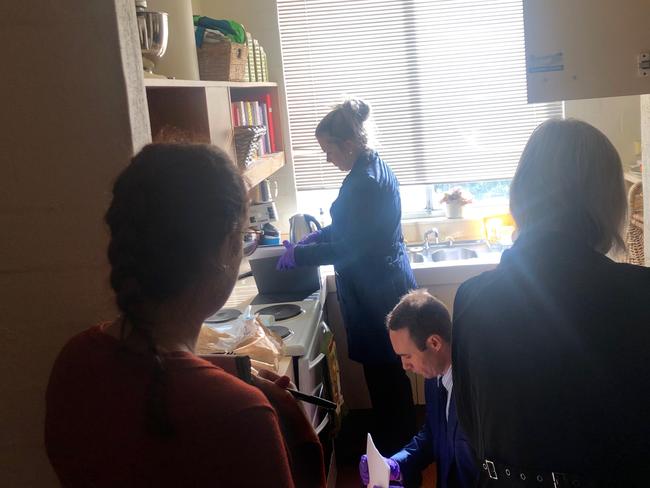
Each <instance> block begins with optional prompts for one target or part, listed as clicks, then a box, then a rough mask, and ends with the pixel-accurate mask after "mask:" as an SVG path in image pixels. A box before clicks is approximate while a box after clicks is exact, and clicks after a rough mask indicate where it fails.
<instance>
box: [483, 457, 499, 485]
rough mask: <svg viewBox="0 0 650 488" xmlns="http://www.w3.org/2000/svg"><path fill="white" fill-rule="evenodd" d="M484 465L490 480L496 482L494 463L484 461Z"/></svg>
mask: <svg viewBox="0 0 650 488" xmlns="http://www.w3.org/2000/svg"><path fill="white" fill-rule="evenodd" d="M485 465H486V466H487V472H488V476H489V477H490V479H493V480H498V479H499V477H498V476H497V469H496V468H495V467H494V463H493V462H492V461H488V460H487V459H486V460H485Z"/></svg>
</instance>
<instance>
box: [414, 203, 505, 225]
mask: <svg viewBox="0 0 650 488" xmlns="http://www.w3.org/2000/svg"><path fill="white" fill-rule="evenodd" d="M509 213H510V209H509V208H508V205H480V206H479V205H477V206H469V207H467V208H465V209H464V212H463V217H462V218H460V219H448V218H447V217H445V216H444V215H435V216H430V217H429V216H422V217H419V216H418V217H406V218H403V219H402V223H405V224H411V223H417V222H470V221H475V220H482V219H484V218H487V217H492V216H496V215H505V214H509Z"/></svg>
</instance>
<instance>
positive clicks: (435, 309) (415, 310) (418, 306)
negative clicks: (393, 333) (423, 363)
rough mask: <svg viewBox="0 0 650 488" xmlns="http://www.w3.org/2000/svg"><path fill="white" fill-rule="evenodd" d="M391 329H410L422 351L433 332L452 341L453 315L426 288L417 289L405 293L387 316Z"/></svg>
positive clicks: (388, 325) (387, 324)
mask: <svg viewBox="0 0 650 488" xmlns="http://www.w3.org/2000/svg"><path fill="white" fill-rule="evenodd" d="M386 327H387V328H388V329H389V330H401V329H408V331H409V334H410V336H411V339H413V342H414V343H415V345H416V346H417V348H418V349H420V351H424V350H425V349H426V342H427V339H428V338H429V337H430V336H432V335H433V334H437V335H439V336H440V337H441V338H442V339H443V340H444V341H446V342H450V341H451V316H450V315H449V310H447V307H446V306H445V304H444V303H442V302H441V301H440V300H438V299H437V298H436V297H434V296H432V295H431V294H430V293H428V292H427V291H426V290H415V291H412V292H410V293H407V294H406V295H404V296H403V297H402V298H401V300H400V301H399V303H398V304H397V305H395V308H393V310H392V311H391V312H390V313H389V314H388V316H387V317H386Z"/></svg>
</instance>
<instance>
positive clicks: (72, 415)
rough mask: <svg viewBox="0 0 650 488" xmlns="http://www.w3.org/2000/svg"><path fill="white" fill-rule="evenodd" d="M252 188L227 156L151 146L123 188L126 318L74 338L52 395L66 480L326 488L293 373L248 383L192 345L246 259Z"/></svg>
mask: <svg viewBox="0 0 650 488" xmlns="http://www.w3.org/2000/svg"><path fill="white" fill-rule="evenodd" d="M247 205H248V198H247V188H246V185H245V184H244V181H243V178H242V176H241V175H240V173H239V171H238V170H237V168H236V166H235V165H234V164H233V163H232V161H230V159H229V158H228V156H226V155H225V153H223V152H222V151H220V150H218V149H216V148H214V147H210V146H205V145H195V144H151V145H149V146H147V147H145V148H144V149H143V150H142V151H140V153H139V154H137V155H136V156H135V157H134V158H133V159H132V161H131V163H130V164H129V165H128V166H127V167H126V168H125V169H124V170H123V172H122V173H121V174H120V176H119V177H118V179H117V181H116V182H115V185H114V187H113V199H112V202H111V205H110V208H109V210H108V212H107V213H106V223H107V224H108V227H109V229H110V244H109V247H108V258H109V261H110V265H111V275H110V282H111V286H112V288H113V290H114V291H115V295H116V302H117V306H118V308H119V310H120V316H119V317H118V318H117V319H115V320H114V321H112V322H108V323H104V324H101V325H98V326H95V327H93V328H91V329H88V330H86V331H84V332H82V333H80V334H78V335H77V336H75V337H73V338H72V339H71V340H70V341H69V342H68V343H67V344H66V346H65V347H64V348H63V350H62V351H61V353H60V354H59V357H58V358H57V360H56V362H55V364H54V367H53V369H52V373H51V376H50V382H49V385H48V391H47V397H46V402H47V408H46V420H45V444H46V448H47V453H48V456H49V458H50V462H51V463H52V466H53V467H54V470H55V471H56V473H57V475H58V477H59V479H60V481H61V484H62V485H63V486H65V487H90V486H92V487H97V488H102V487H106V488H108V487H118V486H120V487H136V486H137V487H141V486H160V487H164V486H175V487H176V486H187V487H190V486H201V487H209V486H228V487H230V486H238V487H239V486H241V487H258V486H283V487H293V486H300V487H302V486H309V487H320V486H324V470H323V460H322V449H321V446H320V444H319V442H318V438H317V437H316V435H315V433H314V431H313V428H312V427H311V425H310V423H309V421H308V420H307V418H306V417H305V415H304V413H303V412H302V411H301V409H300V407H299V406H298V404H297V402H296V401H295V400H293V398H292V397H291V395H290V394H289V393H288V392H287V391H285V390H284V388H285V387H286V385H287V383H288V378H286V377H282V378H279V377H277V376H275V375H273V374H272V373H269V374H268V375H265V376H266V378H268V379H270V380H271V381H268V380H264V379H261V378H257V379H255V381H254V383H255V386H257V388H256V387H255V386H251V385H248V384H246V383H244V382H243V381H241V380H239V379H238V378H236V377H235V376H232V375H230V374H228V373H226V372H225V371H224V370H222V369H221V368H219V367H216V366H214V365H213V364H211V363H209V362H207V361H204V360H203V359H201V358H199V357H197V356H196V355H195V353H194V348H195V346H196V341H197V337H198V335H199V331H200V330H201V326H202V323H203V321H204V319H205V318H206V317H208V316H210V315H212V314H213V313H214V312H216V311H217V310H219V309H220V308H221V307H222V306H223V304H224V303H225V302H226V300H227V298H228V296H229V295H230V293H231V291H232V289H233V286H234V284H235V281H236V279H237V274H238V270H239V263H240V261H241V258H242V231H243V229H244V226H245V224H244V222H245V217H246V211H247Z"/></svg>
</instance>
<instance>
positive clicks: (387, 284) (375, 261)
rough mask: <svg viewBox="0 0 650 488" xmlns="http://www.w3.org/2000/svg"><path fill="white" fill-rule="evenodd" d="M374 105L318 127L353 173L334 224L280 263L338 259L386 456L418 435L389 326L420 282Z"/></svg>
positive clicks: (338, 162) (327, 147)
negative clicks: (373, 129) (372, 130)
mask: <svg viewBox="0 0 650 488" xmlns="http://www.w3.org/2000/svg"><path fill="white" fill-rule="evenodd" d="M369 115H370V107H369V106H368V104H366V103H365V102H364V101H362V100H359V99H349V100H346V101H345V102H343V103H341V104H339V105H337V106H336V107H335V108H334V109H333V110H332V111H331V112H330V113H328V114H327V115H326V116H325V117H324V118H323V119H322V120H321V121H320V123H319V124H318V126H317V127H316V139H317V140H318V143H319V144H320V147H321V148H322V150H323V152H324V153H325V154H326V157H327V160H328V161H329V162H331V163H332V164H333V165H335V166H336V167H337V168H339V169H340V170H341V171H345V172H347V173H348V174H347V176H346V177H345V179H344V180H343V184H342V185H341V189H340V190H339V195H338V198H337V199H336V200H335V201H334V203H333V204H332V208H331V209H330V213H331V216H332V224H331V225H330V226H328V227H325V228H324V229H322V230H320V231H316V232H314V233H312V234H309V235H308V236H306V237H305V238H304V239H303V240H302V241H301V242H299V243H298V244H297V245H296V246H293V245H292V244H290V243H288V242H285V247H287V250H286V251H285V254H284V255H283V256H282V257H281V258H280V261H279V263H278V266H279V267H280V268H292V267H294V266H301V265H324V264H333V265H334V269H335V270H336V288H337V294H338V300H339V304H340V306H341V311H342V313H343V319H344V322H345V327H346V332H347V340H348V354H349V356H350V358H351V359H353V360H354V361H358V362H360V363H361V364H362V365H363V369H364V374H365V378H366V384H367V386H368V391H369V393H370V399H371V401H372V406H373V410H374V413H375V417H376V419H377V420H378V425H383V426H384V428H383V429H374V432H373V434H374V436H375V441H376V443H377V446H378V448H379V449H380V450H381V451H382V453H383V454H384V455H387V456H389V455H391V454H394V453H395V452H397V451H398V450H399V449H401V447H402V446H403V445H404V444H405V443H406V442H407V441H408V440H409V439H410V438H411V437H412V436H413V434H414V432H415V429H416V425H415V410H414V406H413V400H412V398H413V397H412V392H411V384H410V382H409V379H408V377H407V376H406V374H405V372H404V370H403V369H402V366H401V363H400V359H399V357H398V356H396V355H395V353H394V352H393V348H392V346H391V343H390V339H389V337H388V331H387V329H386V326H385V318H386V315H387V314H388V312H390V310H392V308H393V307H394V306H395V305H396V304H397V302H398V301H399V299H400V297H401V296H402V295H404V294H406V293H407V292H408V291H409V290H411V289H413V288H415V287H416V283H415V279H414V277H413V272H412V271H411V266H410V264H409V260H408V256H407V254H406V252H405V248H404V242H403V236H402V228H401V217H402V209H401V200H400V194H399V183H398V181H397V178H395V175H394V174H393V172H392V171H391V169H390V168H389V167H388V165H387V164H386V163H385V162H384V161H383V160H382V159H381V158H380V157H379V155H378V154H377V152H376V151H374V150H373V149H372V148H371V147H370V145H369V142H368V129H367V120H368V117H369Z"/></svg>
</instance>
